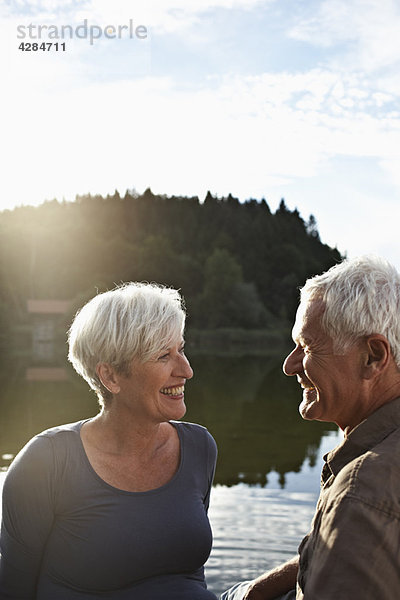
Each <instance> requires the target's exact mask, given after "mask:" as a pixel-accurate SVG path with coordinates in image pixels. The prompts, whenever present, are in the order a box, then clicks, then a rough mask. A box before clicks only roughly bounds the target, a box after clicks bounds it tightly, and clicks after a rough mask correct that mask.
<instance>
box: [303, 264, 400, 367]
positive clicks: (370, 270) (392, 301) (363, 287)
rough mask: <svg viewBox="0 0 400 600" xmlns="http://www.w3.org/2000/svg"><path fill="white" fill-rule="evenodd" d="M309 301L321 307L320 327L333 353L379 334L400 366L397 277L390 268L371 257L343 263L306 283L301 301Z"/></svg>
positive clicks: (399, 303)
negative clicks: (330, 342) (358, 340)
mask: <svg viewBox="0 0 400 600" xmlns="http://www.w3.org/2000/svg"><path fill="white" fill-rule="evenodd" d="M313 299H321V300H322V301H323V302H324V304H325V310H324V313H323V317H322V327H323V329H324V331H325V332H326V333H327V334H328V335H329V336H330V337H331V338H332V340H333V341H334V344H335V351H337V352H343V351H345V350H346V349H347V348H348V347H349V346H350V345H351V344H352V343H354V342H355V341H356V340H357V339H358V338H360V337H361V336H364V335H371V334H373V333H379V334H381V335H384V336H385V337H386V338H387V340H388V341H389V344H390V347H391V350H392V353H393V357H394V360H395V362H396V364H397V365H398V366H399V367H400V274H399V272H398V271H397V270H396V269H395V267H394V266H393V265H391V264H390V263H389V262H387V261H386V260H384V259H382V258H379V257H378V256H373V255H366V256H359V257H356V258H353V259H347V260H344V261H343V262H341V263H339V264H337V265H335V266H334V267H332V268H331V269H329V271H326V273H323V274H322V275H316V276H315V277H312V278H311V279H308V280H307V281H306V283H305V285H304V287H303V288H302V290H301V302H302V303H306V302H309V301H311V300H313Z"/></svg>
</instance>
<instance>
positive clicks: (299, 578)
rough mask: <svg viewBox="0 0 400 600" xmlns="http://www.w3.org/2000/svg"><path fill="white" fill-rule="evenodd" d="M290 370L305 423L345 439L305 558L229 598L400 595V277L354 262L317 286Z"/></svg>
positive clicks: (332, 458) (328, 460) (327, 470)
mask: <svg viewBox="0 0 400 600" xmlns="http://www.w3.org/2000/svg"><path fill="white" fill-rule="evenodd" d="M293 340H294V343H295V345H296V346H295V348H294V350H293V351H292V353H291V354H289V356H288V357H287V358H286V360H285V363H284V366H283V370H284V372H285V373H286V375H295V376H296V377H297V380H298V382H299V384H300V385H301V387H302V390H303V399H302V402H301V404H300V413H301V416H302V417H303V419H316V420H318V421H332V422H334V423H336V424H337V425H338V426H339V427H340V428H341V429H342V430H343V431H344V441H343V442H342V443H341V444H340V445H339V446H338V447H337V448H335V449H334V450H332V451H331V452H329V453H328V454H327V455H326V456H325V465H324V467H323V471H322V481H321V486H322V487H321V493H320V497H319V500H318V504H317V508H316V512H315V516H314V519H313V523H312V528H311V531H310V533H309V534H308V535H307V536H306V537H305V538H304V540H303V541H302V543H301V544H300V547H299V555H298V556H297V557H296V558H294V559H293V560H292V561H289V562H288V563H286V564H285V565H282V566H281V567H278V568H276V569H274V570H273V571H270V572H268V573H265V574H264V575H261V577H259V578H258V579H256V580H254V581H249V582H242V583H241V584H237V585H236V586H234V588H231V590H228V591H227V592H225V593H224V594H223V595H222V596H221V599H222V600H228V599H232V600H233V599H234V600H269V599H278V598H279V600H292V599H293V600H294V599H297V600H302V599H304V600H347V599H350V598H351V599H352V600H361V599H362V600H393V599H394V598H398V597H400V274H399V273H398V272H397V271H396V269H395V268H394V267H393V266H391V265H390V264H388V263H387V262H386V261H384V260H381V259H379V258H377V257H371V256H365V257H360V258H356V259H354V260H346V261H344V262H342V263H341V264H339V265H336V266H334V267H332V268H331V269H330V270H329V271H327V272H326V273H324V274H322V275H318V276H316V277H313V278H311V279H309V280H308V281H307V282H306V284H305V286H304V288H303V289H302V291H301V302H300V306H299V309H298V312H297V316H296V322H295V325H294V328H293Z"/></svg>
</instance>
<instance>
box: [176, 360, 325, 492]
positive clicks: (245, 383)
mask: <svg viewBox="0 0 400 600" xmlns="http://www.w3.org/2000/svg"><path fill="white" fill-rule="evenodd" d="M192 365H193V367H194V371H195V377H194V379H193V380H192V382H190V386H189V388H188V398H189V404H190V406H189V411H188V412H189V417H190V418H191V419H192V420H193V421H196V422H199V423H203V424H205V425H207V427H208V428H209V429H210V431H211V433H212V434H213V435H214V437H215V438H216V440H217V442H218V447H219V458H218V468H217V473H216V482H217V483H221V484H225V485H234V484H236V483H239V482H245V483H249V484H254V483H259V484H261V485H266V484H267V483H268V473H270V472H271V471H275V472H277V473H278V474H279V481H280V485H281V486H282V487H284V486H285V476H286V473H288V472H292V471H294V472H298V471H300V469H301V466H302V464H303V463H304V461H305V460H307V461H308V462H309V463H310V464H311V465H313V464H315V460H316V456H317V452H318V448H319V445H320V442H321V438H322V436H323V435H324V433H325V432H326V431H328V430H331V429H336V427H335V426H333V425H331V424H328V423H323V424H322V423H316V422H305V421H303V420H302V419H301V417H300V416H299V413H298V405H299V402H300V400H301V390H300V388H299V385H298V384H297V382H296V380H295V379H293V378H288V377H286V376H285V375H284V374H283V373H282V367H281V365H282V357H279V356H278V357H260V356H257V357H249V356H247V357H218V358H215V357H204V356H201V357H200V356H199V357H193V359H192Z"/></svg>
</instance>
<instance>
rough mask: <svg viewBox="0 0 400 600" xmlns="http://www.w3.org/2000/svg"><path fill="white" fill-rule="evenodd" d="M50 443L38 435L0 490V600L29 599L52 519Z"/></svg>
mask: <svg viewBox="0 0 400 600" xmlns="http://www.w3.org/2000/svg"><path fill="white" fill-rule="evenodd" d="M53 460H54V459H53V452H52V447H51V442H50V440H49V439H48V438H47V437H46V436H39V437H37V438H34V439H33V440H31V442H29V443H28V444H27V445H26V446H25V448H24V449H23V450H21V452H20V453H19V454H18V456H17V457H16V458H15V460H14V462H13V463H12V465H11V467H10V469H9V471H8V473H7V477H6V479H5V482H4V488H3V511H2V524H1V535H0V554H1V555H0V600H3V599H4V600H5V599H7V600H9V599H10V600H11V599H18V600H28V599H29V600H31V599H34V598H35V597H36V586H37V580H38V576H39V571H40V565H41V561H42V557H43V553H44V548H45V545H46V542H47V539H48V536H49V534H50V531H51V527H52V524H53V518H54V464H53Z"/></svg>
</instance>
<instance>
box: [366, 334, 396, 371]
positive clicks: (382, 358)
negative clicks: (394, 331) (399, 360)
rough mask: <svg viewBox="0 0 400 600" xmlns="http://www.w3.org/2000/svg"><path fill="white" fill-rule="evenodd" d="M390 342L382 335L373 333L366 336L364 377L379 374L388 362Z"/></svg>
mask: <svg viewBox="0 0 400 600" xmlns="http://www.w3.org/2000/svg"><path fill="white" fill-rule="evenodd" d="M390 356H391V350H390V344H389V342H388V340H387V338H385V336H384V335H381V334H380V333H374V334H372V335H369V336H367V338H366V353H365V363H364V365H363V367H364V379H373V378H374V377H376V376H378V375H380V374H381V373H382V372H383V371H384V370H385V369H386V368H387V366H388V365H389V363H390Z"/></svg>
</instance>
